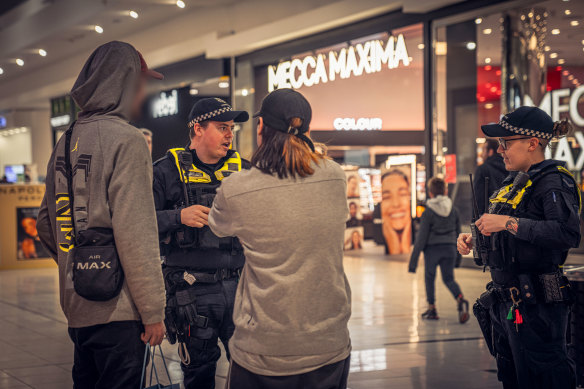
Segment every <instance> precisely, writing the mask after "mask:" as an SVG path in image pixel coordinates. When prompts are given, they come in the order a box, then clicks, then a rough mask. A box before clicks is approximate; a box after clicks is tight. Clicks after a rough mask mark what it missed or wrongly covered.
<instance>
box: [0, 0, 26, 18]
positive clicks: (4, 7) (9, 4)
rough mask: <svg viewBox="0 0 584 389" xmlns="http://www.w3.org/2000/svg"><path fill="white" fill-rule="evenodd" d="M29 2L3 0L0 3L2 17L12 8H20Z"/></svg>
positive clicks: (23, 0)
mask: <svg viewBox="0 0 584 389" xmlns="http://www.w3.org/2000/svg"><path fill="white" fill-rule="evenodd" d="M26 1H27V0H2V1H0V15H3V14H5V13H6V12H8V11H10V10H11V9H12V8H14V7H16V6H19V5H20V4H22V3H24V2H26Z"/></svg>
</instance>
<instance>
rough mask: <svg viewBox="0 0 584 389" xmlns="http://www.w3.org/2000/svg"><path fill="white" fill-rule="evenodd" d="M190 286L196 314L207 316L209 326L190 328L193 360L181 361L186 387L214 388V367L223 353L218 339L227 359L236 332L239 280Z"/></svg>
mask: <svg viewBox="0 0 584 389" xmlns="http://www.w3.org/2000/svg"><path fill="white" fill-rule="evenodd" d="M190 288H193V289H194V291H195V292H196V295H197V299H196V303H195V304H196V307H197V314H199V315H202V316H206V317H207V318H208V319H209V321H208V324H207V328H193V327H191V333H190V340H191V341H190V342H189V344H187V349H188V352H189V355H190V363H189V364H188V365H185V364H184V363H181V367H182V370H183V373H184V385H185V389H195V388H196V389H213V388H215V370H216V368H217V360H219V357H220V356H221V349H220V348H219V345H218V339H220V340H221V342H222V343H223V347H225V351H226V352H227V358H228V359H230V356H229V346H228V342H229V339H230V338H231V335H233V331H234V329H235V326H234V325H233V303H234V301H235V290H236V289H237V279H230V280H224V281H220V282H217V283H214V284H204V283H197V282H195V283H194V284H193V285H192V286H190Z"/></svg>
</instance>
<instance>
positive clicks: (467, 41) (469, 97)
mask: <svg viewBox="0 0 584 389" xmlns="http://www.w3.org/2000/svg"><path fill="white" fill-rule="evenodd" d="M476 41H477V40H476V25H475V22H474V20H469V21H465V22H462V23H457V24H452V25H449V26H448V27H446V44H447V55H446V107H447V108H446V109H447V112H446V118H447V120H446V122H447V123H448V124H447V125H448V129H447V133H448V136H447V147H448V150H447V151H446V152H445V153H444V154H456V175H457V177H456V181H457V183H459V186H458V188H457V191H456V199H455V201H456V207H457V209H458V210H459V213H460V216H461V220H470V219H471V214H472V208H471V190H470V185H469V179H468V174H469V173H474V169H475V166H476V137H477V131H478V125H479V124H478V115H477V98H476V94H477V59H476Z"/></svg>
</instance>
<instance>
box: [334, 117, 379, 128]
mask: <svg viewBox="0 0 584 389" xmlns="http://www.w3.org/2000/svg"><path fill="white" fill-rule="evenodd" d="M333 127H334V129H335V130H361V131H363V130H368V131H371V130H381V129H382V127H383V122H382V120H381V118H359V119H355V118H336V119H335V120H334V121H333Z"/></svg>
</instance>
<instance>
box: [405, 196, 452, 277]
mask: <svg viewBox="0 0 584 389" xmlns="http://www.w3.org/2000/svg"><path fill="white" fill-rule="evenodd" d="M426 205H427V207H426V210H425V211H424V213H423V214H422V218H421V220H420V228H419V229H418V233H417V235H416V242H415V243H414V250H413V251H412V256H411V258H410V265H409V271H411V272H413V271H415V270H416V267H417V265H418V257H419V256H420V253H421V252H422V251H423V250H424V249H426V248H427V247H428V246H431V245H436V244H452V245H456V238H457V237H458V234H460V220H459V218H458V212H456V209H455V208H453V207H452V200H451V199H450V198H448V196H442V195H440V196H436V197H435V198H433V199H429V200H428V201H427V202H426Z"/></svg>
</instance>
